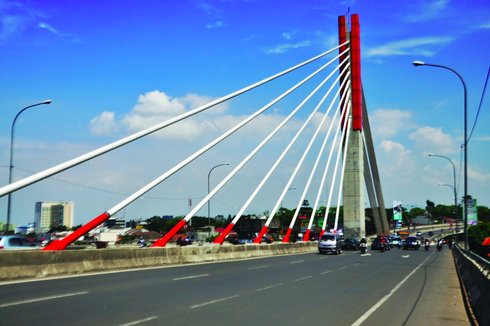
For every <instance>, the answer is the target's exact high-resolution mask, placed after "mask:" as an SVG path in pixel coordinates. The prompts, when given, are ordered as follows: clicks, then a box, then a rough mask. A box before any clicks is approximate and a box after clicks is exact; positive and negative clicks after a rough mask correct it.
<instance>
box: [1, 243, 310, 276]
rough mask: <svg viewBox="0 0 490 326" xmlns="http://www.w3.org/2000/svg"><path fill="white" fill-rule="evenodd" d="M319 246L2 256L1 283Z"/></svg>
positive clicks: (12, 253)
mask: <svg viewBox="0 0 490 326" xmlns="http://www.w3.org/2000/svg"><path fill="white" fill-rule="evenodd" d="M317 245H318V244H317V242H297V243H274V244H261V245H256V244H247V245H235V246H232V245H223V246H220V245H213V244H209V245H202V246H197V245H196V246H194V245H192V246H185V247H168V248H118V249H84V250H64V251H33V250H29V251H27V250H26V251H24V250H22V251H21V250H15V251H14V250H12V251H4V252H1V253H0V281H11V280H20V279H32V278H45V277H51V276H61V275H74V274H83V273H90V272H99V271H112V270H122V269H131V268H141V267H156V266H165V265H175V264H188V263H200V262H212V261H224V260H233V259H246V258H256V257H265V256H274V255H284V254H294V253H303V252H312V251H316V250H317Z"/></svg>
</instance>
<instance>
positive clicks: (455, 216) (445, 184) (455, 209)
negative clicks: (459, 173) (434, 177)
mask: <svg viewBox="0 0 490 326" xmlns="http://www.w3.org/2000/svg"><path fill="white" fill-rule="evenodd" d="M438 186H439V187H441V186H446V187H450V188H453V191H454V194H455V195H454V219H455V220H456V233H457V232H458V213H457V212H458V211H457V207H456V205H457V202H458V199H457V197H456V189H455V188H454V187H453V186H451V185H448V184H447V183H439V184H438Z"/></svg>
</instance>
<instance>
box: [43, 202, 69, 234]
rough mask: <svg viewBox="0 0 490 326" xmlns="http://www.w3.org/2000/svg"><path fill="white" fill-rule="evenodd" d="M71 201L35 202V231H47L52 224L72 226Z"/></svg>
mask: <svg viewBox="0 0 490 326" xmlns="http://www.w3.org/2000/svg"><path fill="white" fill-rule="evenodd" d="M73 210H74V205H73V202H37V203H36V206H35V213H34V218H35V223H36V231H38V232H39V231H43V232H45V231H48V230H49V228H50V227H51V226H52V225H64V226H66V227H68V228H71V227H73V218H74V214H73Z"/></svg>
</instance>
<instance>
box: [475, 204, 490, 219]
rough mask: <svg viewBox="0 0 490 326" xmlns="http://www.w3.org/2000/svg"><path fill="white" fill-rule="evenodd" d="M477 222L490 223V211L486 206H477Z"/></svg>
mask: <svg viewBox="0 0 490 326" xmlns="http://www.w3.org/2000/svg"><path fill="white" fill-rule="evenodd" d="M476 209H477V213H478V221H482V222H487V223H489V222H490V209H488V207H486V206H477V207H476Z"/></svg>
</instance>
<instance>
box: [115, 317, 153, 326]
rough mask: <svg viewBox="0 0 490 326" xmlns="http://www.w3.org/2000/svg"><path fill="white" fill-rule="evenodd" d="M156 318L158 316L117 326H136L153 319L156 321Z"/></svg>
mask: <svg viewBox="0 0 490 326" xmlns="http://www.w3.org/2000/svg"><path fill="white" fill-rule="evenodd" d="M157 318H158V316H153V317H148V318H145V319H141V320H137V321H133V322H131V323H127V324H122V325H119V326H132V325H138V324H141V323H145V322H147V321H150V320H153V319H157Z"/></svg>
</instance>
